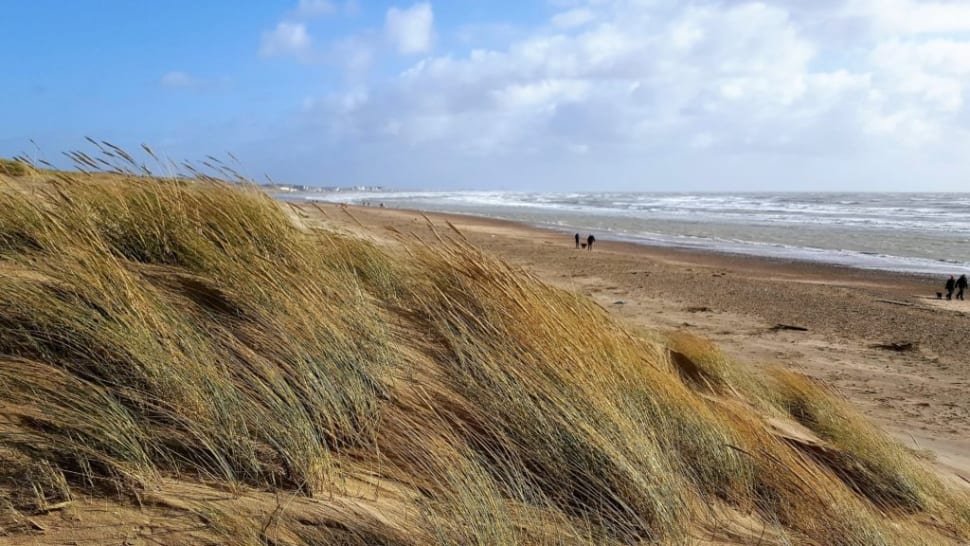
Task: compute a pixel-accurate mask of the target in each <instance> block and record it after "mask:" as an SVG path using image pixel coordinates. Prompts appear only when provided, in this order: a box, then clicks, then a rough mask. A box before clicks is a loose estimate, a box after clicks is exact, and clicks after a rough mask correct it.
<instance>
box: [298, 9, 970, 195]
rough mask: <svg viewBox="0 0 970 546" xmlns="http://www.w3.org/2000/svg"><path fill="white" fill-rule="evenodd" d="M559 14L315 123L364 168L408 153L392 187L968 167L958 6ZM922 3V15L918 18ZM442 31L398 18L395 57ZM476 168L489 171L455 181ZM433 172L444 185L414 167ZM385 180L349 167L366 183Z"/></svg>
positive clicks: (967, 73) (391, 27) (880, 174)
mask: <svg viewBox="0 0 970 546" xmlns="http://www.w3.org/2000/svg"><path fill="white" fill-rule="evenodd" d="M558 6H559V10H558V11H556V12H555V13H553V14H551V15H550V17H549V19H548V20H547V21H545V22H544V23H542V24H538V25H535V26H534V27H533V28H532V29H531V30H528V29H521V30H517V31H516V32H515V33H507V34H506V36H507V42H506V45H503V46H500V47H495V46H492V47H484V46H482V45H481V44H480V43H478V44H476V43H475V41H474V40H473V39H471V38H469V39H470V40H471V42H470V43H463V44H462V45H463V48H467V49H466V52H462V53H458V52H455V51H452V52H442V53H439V54H432V55H428V56H426V57H424V58H422V59H421V60H419V61H417V62H415V63H414V64H413V65H411V66H410V67H408V68H407V69H405V70H403V71H402V72H401V73H400V74H399V75H398V77H396V78H393V79H391V80H390V81H387V79H386V78H384V79H382V80H380V81H378V80H374V79H371V80H370V81H367V80H366V79H364V78H361V79H356V80H354V81H353V89H352V90H350V91H348V92H347V93H340V92H335V93H334V94H333V95H332V96H331V97H328V98H326V99H324V100H319V101H314V102H313V106H312V108H310V112H309V113H308V115H309V116H311V117H313V118H315V119H316V120H317V121H316V123H318V124H319V127H318V128H317V131H318V132H319V134H326V135H327V138H328V139H332V141H333V142H342V143H348V144H350V143H352V145H353V147H355V148H356V149H360V150H361V155H362V156H366V157H373V155H374V154H375V153H378V150H379V151H380V153H382V154H385V156H386V157H388V158H389V159H388V161H391V159H390V158H398V159H397V161H398V162H399V163H397V164H394V166H391V167H389V169H391V170H390V171H388V172H390V173H391V174H393V175H398V174H399V173H402V172H410V171H411V170H413V171H414V173H416V174H415V175H414V176H419V175H422V176H429V177H432V178H434V179H435V180H442V179H447V180H453V179H459V178H461V179H462V181H463V182H464V183H466V184H475V183H476V182H482V183H484V182H487V180H488V177H490V176H497V177H500V178H502V179H510V177H512V176H513V175H514V176H527V174H526V173H531V174H532V175H534V176H537V177H541V178H549V179H552V178H555V179H557V180H560V181H566V180H572V181H573V182H572V186H571V187H576V184H581V183H582V182H583V180H584V177H588V176H592V175H594V174H595V176H597V177H606V178H607V179H609V180H612V181H613V182H614V185H615V186H624V187H629V188H633V189H648V188H644V187H642V186H638V185H637V184H639V183H640V182H638V181H642V180H643V178H642V176H644V175H643V174H642V173H648V172H649V173H653V172H657V173H666V175H669V177H671V179H680V180H685V179H691V180H695V181H697V185H698V186H699V187H703V184H704V183H705V181H707V180H708V177H715V178H717V179H720V177H721V176H722V174H723V173H721V172H720V170H719V166H723V165H727V164H730V165H737V166H738V169H739V172H744V173H745V175H746V176H763V177H764V180H765V181H767V182H765V183H769V182H771V181H777V180H779V179H785V180H789V179H792V178H793V179H795V180H802V181H803V183H804V184H815V183H819V180H822V181H823V182H829V181H830V183H831V184H833V186H831V187H833V188H835V189H849V188H852V187H854V186H852V184H853V183H855V184H860V183H862V182H860V181H858V180H856V181H853V180H847V179H842V180H836V179H834V178H830V176H829V173H830V172H842V173H843V174H842V175H841V176H848V175H846V174H844V173H847V172H849V170H846V169H842V170H841V171H839V169H837V168H836V167H832V168H831V169H830V170H829V171H828V172H826V173H825V174H824V175H818V173H817V169H818V168H819V165H843V166H844V165H845V164H852V165H853V168H852V169H851V172H854V173H869V175H870V176H871V177H872V180H881V179H882V178H886V179H891V178H893V177H896V178H899V179H902V177H903V176H904V173H907V172H909V173H913V172H914V169H917V168H919V167H920V166H924V167H925V166H928V165H932V164H933V163H934V158H936V157H942V156H947V157H959V156H960V153H961V150H962V151H963V152H965V153H966V154H970V144H968V143H970V138H968V137H970V107H968V104H967V101H966V98H965V95H966V92H967V89H968V85H970V83H967V82H970V39H967V38H966V37H965V36H962V35H946V34H941V32H943V31H944V30H947V29H954V28H962V27H961V25H963V24H964V22H949V23H946V22H945V21H943V19H947V18H949V17H957V18H959V17H962V16H961V13H962V12H961V9H963V8H962V7H961V6H962V4H958V3H956V2H916V1H913V0H818V1H817V2H812V3H806V2H801V1H799V0H779V1H778V2H773V3H762V2H755V1H748V0H716V1H715V0H709V1H704V0H701V1H698V2H692V3H688V4H685V3H681V2H677V1H675V0H592V1H591V0H586V1H583V0H563V1H562V2H561V3H560V4H558ZM892 7H895V8H898V9H901V10H903V12H905V13H910V14H911V15H912V17H913V18H914V19H913V20H910V21H908V22H905V24H904V22H901V21H899V20H897V18H896V16H894V15H887V14H885V13H883V11H884V10H886V9H889V8H892ZM922 7H925V8H927V9H928V10H929V11H928V12H927V13H917V12H919V8H922ZM939 13H944V14H945V15H946V16H945V17H944V16H942V15H938V14H939ZM934 14H937V15H934ZM962 21H968V19H963V20H962ZM966 24H967V25H970V23H966ZM433 26H434V21H433V14H432V11H431V6H430V4H427V3H423V4H416V5H414V6H412V7H410V8H408V9H404V10H402V9H396V8H392V9H390V10H388V12H387V14H386V18H385V29H384V31H385V39H386V40H387V41H388V42H389V43H391V44H393V46H394V48H395V50H396V51H397V52H399V53H403V54H413V53H426V54H427V53H429V52H430V51H431V45H432V35H433V32H434V29H433ZM483 40H484V39H483ZM485 43H495V40H487V41H485ZM340 44H341V45H340V46H339V47H341V48H343V49H341V51H346V52H347V53H345V54H341V57H343V58H347V59H350V58H357V57H355V56H354V55H351V54H350V52H354V51H357V52H360V51H364V50H366V55H360V56H359V58H360V59H361V60H360V62H359V63H356V64H360V65H362V66H370V65H371V64H372V63H375V62H377V61H378V60H379V58H378V56H379V51H378V50H377V49H378V48H377V47H376V45H375V44H370V45H369V46H368V47H363V49H362V43H361V42H360V41H358V40H356V39H353V38H348V39H346V40H344V41H341V42H340ZM363 45H364V46H367V45H368V44H367V43H366V40H364V43H363ZM375 59H377V60H375ZM368 84H369V85H368ZM361 97H365V98H364V99H361ZM320 129H322V130H320ZM780 157H783V158H786V159H785V161H781V160H779V159H778V158H780ZM897 158H899V159H898V164H897V163H895V162H896V161H897ZM902 158H905V162H904V161H903V159H902ZM464 161H470V162H473V164H474V165H476V166H477V167H475V168H467V165H466V168H465V170H449V169H450V168H451V167H449V166H453V167H454V169H460V167H459V166H462V165H464V164H463V162H464ZM476 161H477V162H478V163H474V162H476ZM904 163H905V164H904ZM426 165H436V167H435V168H434V169H432V170H433V171H434V172H430V171H427V172H426V171H422V169H425V168H426V167H425V166H426ZM801 165H812V166H813V167H812V168H808V167H801ZM377 168H378V167H376V166H375V165H372V164H369V163H366V164H357V165H355V167H354V172H356V173H361V174H362V173H368V172H372V170H373V169H377ZM427 168H428V169H430V167H427ZM557 169H562V170H561V171H559V170H557ZM813 169H814V170H813ZM936 170H937V171H938V170H939V169H936ZM813 172H814V173H816V174H815V175H813V174H812V173H813ZM964 172H965V174H967V175H970V172H968V169H966V168H964ZM421 173H423V174H421ZM751 173H757V174H751ZM362 175H363V174H362ZM833 176H834V175H833ZM375 177H376V174H375ZM372 181H373V180H372ZM748 182H751V181H748ZM563 183H566V182H563ZM751 184H754V182H751V183H750V184H748V185H747V186H744V185H742V186H738V187H739V188H741V187H747V188H751V187H753V186H752V185H751ZM793 184H794V182H793ZM788 187H797V185H794V186H788ZM809 187H813V186H809ZM855 187H858V186H855ZM877 187H881V186H877ZM708 188H709V189H710V187H708Z"/></svg>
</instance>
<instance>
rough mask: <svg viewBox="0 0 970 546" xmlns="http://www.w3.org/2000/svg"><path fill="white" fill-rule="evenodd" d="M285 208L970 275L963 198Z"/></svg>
mask: <svg viewBox="0 0 970 546" xmlns="http://www.w3.org/2000/svg"><path fill="white" fill-rule="evenodd" d="M279 197H281V198H284V199H287V200H319V201H327V202H334V203H347V204H357V205H371V206H379V205H380V204H383V205H384V206H386V207H394V208H406V209H416V210H422V211H432V212H450V213H460V214H470V215H475V216H483V217H488V218H498V219H503V220H513V221H517V222H523V223H525V224H529V225H532V226H537V227H543V228H552V229H556V230H560V231H562V232H563V234H564V237H566V236H568V237H569V238H571V237H572V235H573V233H577V232H578V233H580V234H581V236H582V237H584V238H585V237H586V235H587V234H590V233H591V234H593V235H595V236H596V239H597V240H598V241H604V240H611V239H612V240H619V241H628V242H634V243H641V244H645V245H654V246H665V247H675V248H685V249H696V250H704V251H712V252H722V253H729V254H742V255H752V256H762V257H769V258H777V259H784V260H802V261H811V262H821V263H826V264H835V265H842V266H847V267H854V268H861V269H873V270H886V271H896V272H905V273H915V274H924V275H959V274H964V273H966V274H970V193H643V192H599V193H597V192H591V193H554V192H511V191H446V192H444V191H435V192H409V191H366V192H354V191H339V192H324V193H289V194H286V195H280V196H279Z"/></svg>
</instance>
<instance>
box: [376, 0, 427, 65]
mask: <svg viewBox="0 0 970 546" xmlns="http://www.w3.org/2000/svg"><path fill="white" fill-rule="evenodd" d="M433 27H434V14H433V12H432V10H431V4H429V3H428V2H423V3H420V4H415V5H413V6H411V7H410V8H407V9H398V8H390V9H388V10H387V15H386V16H385V19H384V32H385V35H386V36H387V39H388V41H390V42H391V44H393V45H394V47H395V48H397V51H398V52H399V53H402V54H405V55H409V54H414V53H425V52H427V51H430V50H431V41H432V38H433V32H434V28H433Z"/></svg>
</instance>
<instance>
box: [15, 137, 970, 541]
mask: <svg viewBox="0 0 970 546" xmlns="http://www.w3.org/2000/svg"><path fill="white" fill-rule="evenodd" d="M108 150H109V151H111V150H113V149H108ZM111 153H115V154H117V152H111ZM85 157H87V156H85ZM89 159H90V158H89ZM91 161H94V160H93V159H92V160H91ZM82 163H84V162H82ZM131 163H132V164H135V162H134V159H132V161H131ZM85 164H86V163H85ZM124 170H125V169H118V171H119V172H120V174H115V175H112V176H107V175H98V174H65V173H58V175H57V176H55V175H53V174H50V173H49V172H44V171H30V172H27V171H25V172H19V171H18V176H6V175H5V176H3V177H2V178H0V201H2V206H0V511H2V512H3V514H4V515H2V516H0V536H2V535H3V534H18V533H27V532H32V531H36V528H31V527H30V526H29V525H27V524H25V523H23V522H25V521H33V520H31V519H30V518H31V517H36V515H38V514H45V513H47V511H49V510H50V509H51V508H50V507H51V506H62V505H64V503H71V504H73V505H77V506H79V507H83V506H85V505H86V504H97V503H110V504H111V505H112V506H114V507H115V509H116V510H117V511H118V513H127V512H125V510H131V511H132V513H141V514H142V515H144V514H145V513H146V512H147V513H149V514H156V515H157V516H158V517H161V516H160V515H159V514H169V515H170V514H171V513H172V512H171V511H173V510H174V511H175V512H174V513H177V514H187V515H188V516H187V517H191V518H192V519H193V521H195V522H196V523H197V525H194V526H189V527H178V526H175V525H173V526H172V529H171V530H170V533H169V534H167V535H164V536H166V537H168V538H164V539H161V542H171V543H192V542H197V541H206V540H208V541H216V542H225V543H233V544H264V543H277V544H389V545H423V544H482V545H487V544H640V543H643V544H649V543H663V544H698V543H731V542H735V543H751V544H755V543H759V541H760V543H763V544H818V545H846V546H850V545H851V546H855V545H859V546H861V545H881V544H887V545H888V544H927V545H934V544H960V543H965V542H967V541H968V540H970V508H968V506H970V504H968V499H967V496H966V494H965V492H961V491H958V490H955V489H952V488H950V487H948V486H947V485H945V484H943V483H941V482H940V480H939V479H938V478H936V477H935V475H933V474H932V473H931V472H930V471H928V470H926V469H925V468H923V466H922V465H921V463H920V462H919V461H917V460H916V459H914V457H913V456H912V455H911V454H909V453H908V452H907V451H906V450H904V449H903V448H901V447H900V446H898V445H897V444H895V443H894V442H893V441H891V440H890V439H888V438H887V437H886V436H885V435H884V434H883V433H881V432H879V431H878V430H876V429H875V428H874V427H873V426H872V425H871V424H869V423H867V422H866V421H865V420H864V419H863V418H862V417H860V416H858V415H857V414H856V413H854V412H853V411H852V410H851V408H849V406H848V404H847V403H846V402H845V401H843V400H841V399H840V398H839V397H838V396H836V395H834V394H833V393H831V392H829V391H828V390H827V389H826V388H825V387H824V386H821V385H819V384H818V383H816V382H814V381H812V380H810V379H808V378H806V377H804V376H800V375H797V374H793V373H791V372H786V371H782V370H778V371H775V372H772V373H771V374H769V375H768V376H765V377H756V376H753V375H752V372H750V371H749V370H747V369H746V368H744V367H741V366H738V365H737V364H735V363H733V362H730V361H729V360H728V359H726V358H725V357H723V355H721V354H720V353H719V352H718V351H717V349H716V347H714V346H713V345H711V344H710V343H708V342H706V341H703V340H699V339H696V338H692V337H690V336H686V335H684V334H671V335H669V336H666V337H665V336H663V335H660V334H657V335H655V336H654V337H653V338H652V339H644V338H642V337H638V336H637V335H635V334H633V333H632V331H631V330H628V329H627V328H626V327H624V326H623V325H622V324H619V323H617V322H616V320H614V319H613V318H611V317H610V316H609V315H608V314H607V313H606V312H605V311H603V310H602V309H601V308H599V307H598V306H596V305H595V304H593V303H592V302H591V301H589V300H587V299H585V298H583V297H580V296H577V295H575V294H571V293H567V292H564V291H562V290H558V289H554V288H551V287H549V286H547V285H545V284H543V283H542V282H540V281H539V280H537V279H535V278H534V277H532V276H530V275H529V274H527V273H524V272H522V271H520V270H517V269H514V268H512V267H510V266H508V265H506V264H504V263H503V262H501V261H500V260H498V259H496V258H494V257H491V256H489V255H487V254H484V253H483V252H481V251H479V250H477V249H475V248H474V247H472V246H470V245H468V244H467V243H466V242H464V241H463V240H462V239H461V238H460V237H459V236H457V235H456V236H454V237H448V236H445V235H441V236H440V237H439V238H436V239H434V240H427V241H421V240H416V239H413V238H406V237H401V238H400V240H399V241H398V242H396V243H394V244H392V245H378V244H376V243H374V242H368V241H365V240H364V239H361V238H358V237H355V236H354V235H353V234H347V233H336V232H331V231H326V230H320V229H313V228H311V227H308V226H306V225H303V224H301V223H300V219H299V218H298V215H294V214H291V211H290V209H289V208H288V207H286V206H284V205H281V204H279V203H277V202H275V201H273V200H272V199H270V198H268V197H267V196H265V195H264V194H262V193H260V192H259V191H257V190H256V189H254V188H253V187H251V186H248V185H245V184H228V183H223V182H219V181H216V180H214V179H212V178H210V177H205V176H201V175H196V176H191V177H180V178H152V177H147V176H141V175H139V176H135V175H134V174H125V173H124ZM131 170H135V171H137V172H140V169H131ZM48 179H50V180H48ZM442 233H447V231H444V232H442ZM658 340H660V341H658ZM793 431H794V432H793ZM163 509H164V510H166V511H165V512H153V511H158V510H163ZM139 511H140V512H139ZM166 517H168V516H166ZM155 540H156V541H158V540H159V539H157V538H156V539H155Z"/></svg>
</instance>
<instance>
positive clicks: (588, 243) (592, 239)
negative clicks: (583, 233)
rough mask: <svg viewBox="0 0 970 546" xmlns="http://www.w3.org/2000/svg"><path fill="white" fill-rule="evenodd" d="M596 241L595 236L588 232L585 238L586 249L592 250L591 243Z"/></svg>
mask: <svg viewBox="0 0 970 546" xmlns="http://www.w3.org/2000/svg"><path fill="white" fill-rule="evenodd" d="M594 242H596V237H593V234H592V233H590V234H589V237H587V238H586V250H593V243H594Z"/></svg>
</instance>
